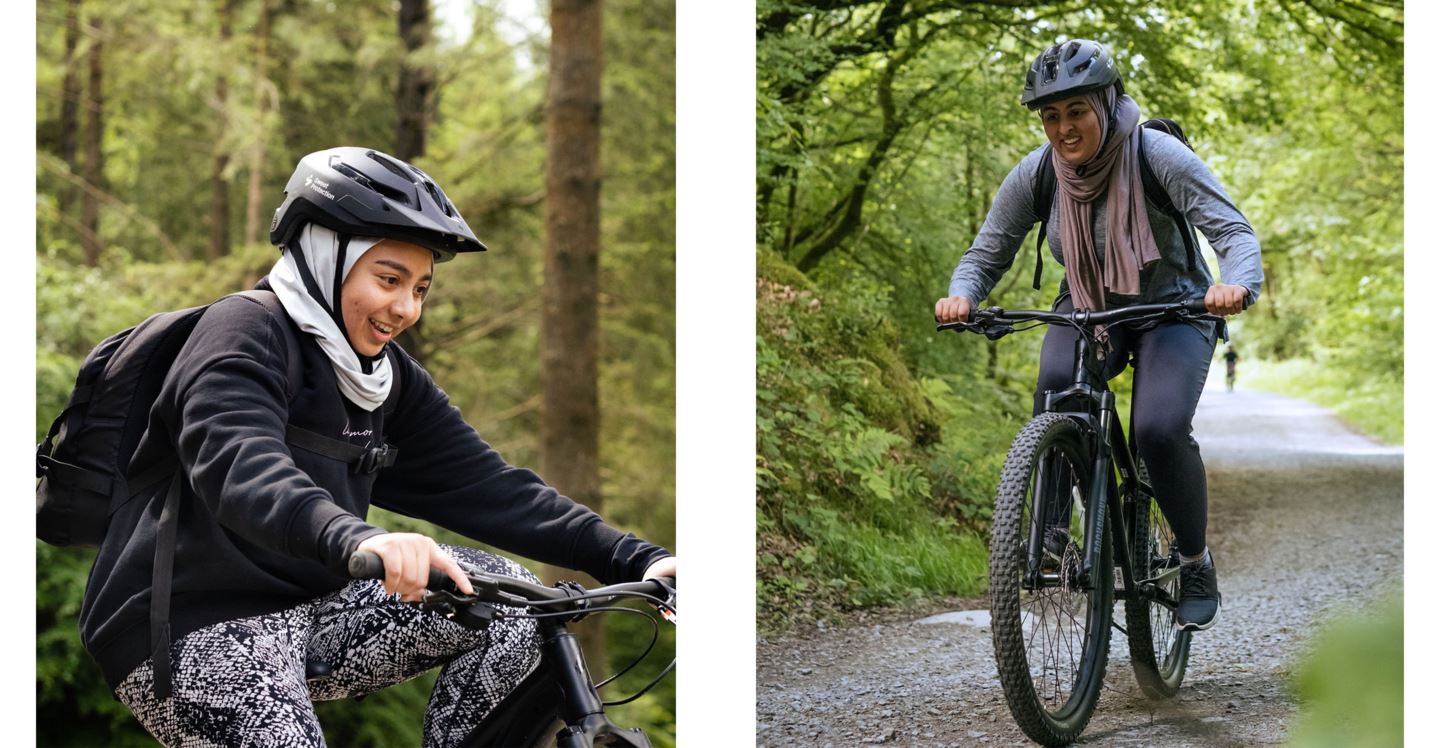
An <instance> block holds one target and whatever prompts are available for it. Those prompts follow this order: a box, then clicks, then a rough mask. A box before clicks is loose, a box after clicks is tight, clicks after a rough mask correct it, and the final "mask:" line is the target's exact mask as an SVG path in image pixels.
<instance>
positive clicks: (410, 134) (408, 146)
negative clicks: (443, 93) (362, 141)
mask: <svg viewBox="0 0 1440 748" xmlns="http://www.w3.org/2000/svg"><path fill="white" fill-rule="evenodd" d="M399 21H400V41H401V43H403V44H404V45H405V59H404V60H403V61H402V62H401V63H400V83H399V85H398V86H396V88H395V115H396V116H395V123H396V124H395V155H396V156H397V157H399V158H402V159H404V160H406V161H414V160H415V159H417V158H419V157H421V156H423V155H425V140H426V136H427V134H428V132H429V129H430V107H431V104H432V99H431V95H432V93H433V88H434V84H435V71H434V70H431V69H430V67H429V66H428V65H421V64H418V63H417V62H416V61H415V54H416V53H417V52H419V51H420V50H422V49H424V48H425V47H426V46H427V45H429V44H430V41H431V39H430V37H431V33H432V32H431V29H432V24H431V22H430V0H400V15H399ZM400 345H401V347H403V348H404V349H405V352H406V353H409V354H410V355H411V356H413V357H414V358H415V360H416V361H418V362H420V363H421V364H422V365H423V364H424V363H425V356H426V354H427V352H428V351H427V350H426V347H425V320H424V319H423V318H422V319H421V320H420V321H419V322H417V323H415V325H414V326H412V327H411V328H410V329H408V330H406V331H405V332H403V333H401V334H400Z"/></svg>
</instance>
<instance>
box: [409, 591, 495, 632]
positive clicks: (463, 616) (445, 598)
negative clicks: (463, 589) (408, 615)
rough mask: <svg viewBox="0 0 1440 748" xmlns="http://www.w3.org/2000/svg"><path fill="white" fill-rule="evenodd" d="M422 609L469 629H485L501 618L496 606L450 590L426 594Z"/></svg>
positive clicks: (422, 600)
mask: <svg viewBox="0 0 1440 748" xmlns="http://www.w3.org/2000/svg"><path fill="white" fill-rule="evenodd" d="M420 608H421V609H422V610H427V611H430V612H433V613H439V614H440V615H442V616H444V617H445V618H448V619H449V620H451V621H454V622H456V623H458V624H460V625H461V626H464V627H465V628H467V629H476V630H480V629H484V628H485V627H487V626H489V625H490V622H491V621H494V620H495V619H496V617H498V616H499V614H500V611H499V610H497V609H496V608H495V606H494V605H492V604H490V603H488V602H486V601H484V600H481V599H479V598H478V597H477V596H475V595H464V594H461V593H459V592H451V591H450V590H439V591H433V592H426V593H425V596H424V597H423V598H421V600H420Z"/></svg>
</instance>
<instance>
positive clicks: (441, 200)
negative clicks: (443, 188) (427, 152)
mask: <svg viewBox="0 0 1440 748" xmlns="http://www.w3.org/2000/svg"><path fill="white" fill-rule="evenodd" d="M417 171H418V169H417ZM420 183H421V184H423V185H425V191H426V192H429V193H430V199H431V200H434V201H435V204H436V205H438V206H440V210H443V211H445V216H446V217H447V218H454V217H455V208H454V207H453V206H451V205H450V201H449V200H446V199H445V195H444V194H442V193H441V192H440V188H438V187H436V186H435V183H434V182H432V181H430V180H429V179H424V180H421V182H420Z"/></svg>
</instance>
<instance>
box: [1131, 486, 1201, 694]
mask: <svg viewBox="0 0 1440 748" xmlns="http://www.w3.org/2000/svg"><path fill="white" fill-rule="evenodd" d="M1138 468H1139V473H1140V480H1141V481H1142V482H1144V483H1145V485H1147V486H1148V485H1150V478H1149V476H1148V475H1147V474H1146V471H1145V465H1144V463H1139V465H1138ZM1126 516H1127V517H1128V518H1130V523H1131V528H1132V534H1131V536H1130V537H1131V542H1132V544H1133V545H1132V546H1131V547H1132V548H1133V549H1134V553H1135V570H1134V574H1135V583H1136V587H1138V588H1139V589H1140V592H1141V593H1142V594H1144V593H1147V592H1149V591H1153V592H1154V597H1139V598H1136V599H1132V600H1126V601H1125V630H1126V634H1127V635H1128V638H1129V640H1130V662H1131V664H1132V665H1133V666H1134V668H1135V680H1137V681H1138V682H1139V683H1140V689H1141V690H1142V691H1144V692H1145V694H1146V695H1147V696H1149V697H1151V698H1156V699H1160V698H1169V697H1171V696H1174V695H1175V693H1176V692H1177V691H1179V690H1180V681H1181V680H1183V679H1184V678H1185V666H1186V664H1187V663H1188V662H1189V659H1190V632H1189V631H1182V630H1180V628H1179V626H1177V625H1176V623H1175V606H1176V605H1177V604H1178V603H1179V601H1180V557H1179V551H1178V550H1177V549H1176V547H1175V534H1174V533H1173V532H1171V531H1170V523H1169V522H1167V521H1166V520H1165V515H1164V514H1161V513H1160V506H1159V504H1157V503H1156V502H1155V500H1154V499H1153V498H1151V497H1150V496H1149V495H1148V494H1146V493H1145V492H1143V491H1136V492H1135V493H1134V495H1133V496H1131V497H1129V501H1128V502H1127V504H1126Z"/></svg>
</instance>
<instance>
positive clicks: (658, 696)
mask: <svg viewBox="0 0 1440 748" xmlns="http://www.w3.org/2000/svg"><path fill="white" fill-rule="evenodd" d="M546 13H547V9H546V7H545V5H544V4H538V3H537V4H530V3H523V2H518V3H517V2H504V1H503V0H453V1H447V2H443V3H441V4H440V7H433V6H432V4H431V3H430V2H429V1H428V0H397V1H396V2H387V3H344V4H342V3H336V2H326V1H324V0H216V2H209V3H202V4H196V3H190V2H178V1H174V0H120V1H118V2H100V1H99V0H44V1H43V2H41V3H39V4H38V5H37V15H36V70H37V74H36V81H35V96H36V125H37V132H36V141H37V148H38V151H37V154H36V156H37V176H36V198H37V201H36V214H37V221H36V223H37V226H36V243H37V258H36V263H37V269H36V270H37V277H36V320H37V326H36V358H37V372H36V397H37V407H36V414H35V434H36V441H38V440H39V438H40V437H41V436H43V435H44V431H45V429H46V428H47V427H48V426H49V422H50V419H51V418H53V417H54V415H55V414H57V413H58V412H59V411H60V409H61V408H62V407H63V405H64V403H65V399H66V398H67V397H68V395H69V390H70V388H71V386H72V385H73V383H74V376H75V372H76V371H77V369H78V366H79V363H80V361H81V360H82V359H83V357H84V356H85V354H86V353H88V352H89V350H90V348H91V347H92V346H94V345H95V343H97V342H99V341H100V340H101V339H102V338H104V337H105V336H107V335H109V334H111V333H113V332H115V331H117V330H120V329H122V328H124V327H126V326H129V325H132V324H134V323H136V322H138V321H140V320H141V319H143V318H145V317H146V316H148V315H150V314H152V313H154V312H157V311H163V310H169V309H176V308H180V307H184V306H191V305H194V304H200V303H206V302H209V301H211V300H213V299H215V298H217V297H219V296H220V295H223V294H225V293H228V292H231V291H235V290H240V289H244V288H249V287H250V286H251V285H253V283H254V282H255V281H256V280H257V279H258V278H259V277H260V276H262V275H263V274H264V273H265V272H267V271H268V270H269V268H270V266H271V265H272V264H273V263H274V262H275V260H276V258H277V256H278V255H277V252H276V250H275V249H274V248H273V247H271V246H269V245H268V243H267V233H268V228H269V221H270V217H271V214H272V212H273V210H274V208H275V206H276V205H278V204H279V202H280V200H281V197H282V189H283V187H284V184H285V181H286V179H287V178H288V176H289V174H290V173H291V172H292V171H293V169H294V167H295V163H296V162H297V161H298V160H299V158H300V156H302V155H304V154H306V153H309V152H312V151H315V150H318V149H321V148H325V147H329V146H333V145H366V146H370V147H374V148H377V149H379V150H383V151H386V152H389V153H392V154H394V155H397V156H399V157H401V158H405V159H408V160H411V161H413V162H414V163H415V164H417V165H418V166H420V168H422V169H424V170H426V171H427V172H428V173H430V174H431V175H432V176H433V177H434V178H435V179H436V181H437V182H439V183H440V184H441V185H443V186H444V187H445V189H446V190H447V192H448V194H449V196H450V198H451V199H452V200H453V201H454V202H455V204H456V206H457V207H458V208H459V210H460V212H461V214H462V215H464V216H465V217H466V219H467V221H468V223H469V224H470V226H471V227H472V228H473V229H474V230H475V232H476V234H477V235H478V236H480V237H481V238H482V240H483V241H485V242H486V243H487V244H488V245H489V246H490V248H491V249H490V251H489V252H486V253H484V254H483V255H477V256H473V257H466V258H461V259H459V260H457V261H456V262H454V263H452V264H449V265H446V266H444V267H441V268H439V272H438V273H437V278H436V284H435V294H434V295H433V298H432V300H431V301H430V303H428V304H427V306H426V313H425V317H424V319H423V322H422V323H421V324H420V325H419V326H418V328H417V329H416V331H415V332H416V334H414V335H410V336H409V339H408V340H404V341H402V342H403V343H404V345H405V347H406V349H407V351H409V352H411V353H412V354H414V355H417V357H419V358H420V359H421V360H422V361H423V362H424V364H425V366H426V367H427V369H429V370H430V372H431V373H432V374H433V375H434V376H435V379H436V381H438V382H439V383H441V385H442V386H443V387H445V389H446V391H447V393H448V394H449V395H450V398H451V401H452V402H453V403H454V404H455V405H457V406H458V407H459V408H460V409H461V410H462V412H464V413H465V416H466V420H468V421H469V422H470V423H472V424H473V425H475V426H476V428H477V429H478V430H479V431H480V433H481V434H482V435H483V436H484V438H485V439H486V440H487V441H489V442H490V443H491V444H493V445H495V446H496V448H497V449H499V450H501V452H502V453H503V454H504V455H505V457H506V458H507V459H508V460H509V461H510V462H511V463H513V464H517V465H525V466H535V467H539V468H540V472H541V474H542V475H545V474H547V471H546V469H545V467H546V465H552V466H558V465H559V464H560V462H561V461H562V460H561V457H562V456H563V454H558V453H557V452H556V449H557V446H556V444H554V443H553V440H549V439H547V438H546V436H545V435H546V434H547V433H549V431H548V430H547V427H546V426H545V424H544V423H543V422H544V420H545V410H546V409H545V403H544V396H543V387H542V379H543V377H542V371H541V367H542V349H543V348H544V338H545V336H546V335H547V332H546V330H545V329H544V327H545V326H544V325H543V324H542V316H543V315H542V307H543V306H545V305H544V304H543V303H542V300H543V293H542V288H543V287H544V285H545V282H546V280H547V278H546V270H545V267H546V266H545V254H546V251H547V239H546V233H547V232H546V216H547V213H546V202H547V190H546V181H545V174H546V172H545V166H546V158H547V152H546V149H547V141H546V128H547V108H546V93H547V82H548V80H549V77H550V69H549V67H548V65H549V61H550V59H551V58H550V52H551V50H550V48H549V45H550V43H551V37H550V29H549V28H548V26H547V24H546ZM602 19H603V28H602V36H601V43H602V46H603V49H602V56H603V72H602V77H601V81H600V95H601V101H602V108H601V112H602V117H601V123H600V154H601V157H600V158H601V164H602V169H603V171H602V172H601V175H600V176H601V178H600V184H601V189H600V219H599V220H600V225H599V245H600V247H601V248H602V249H601V251H600V255H599V279H598V284H599V286H598V287H599V297H598V312H595V314H598V319H599V331H598V335H599V338H598V392H599V432H598V440H599V443H600V444H601V445H603V447H602V448H601V449H600V452H599V464H598V491H596V492H595V493H594V496H593V497H592V498H593V499H594V500H595V501H603V509H601V511H602V513H603V514H604V515H605V516H606V517H607V518H608V519H609V520H610V521H611V522H612V523H614V524H616V525H618V526H620V527H622V528H625V529H627V530H631V531H634V532H636V533H637V534H639V535H641V536H643V537H646V538H648V539H651V540H653V541H655V542H657V543H660V544H663V545H666V546H667V547H670V548H674V547H675V546H674V542H675V522H674V520H675V511H674V486H675V471H674V465H675V427H674V423H675V419H674V409H675V398H674V392H675V329H674V319H675V316H674V308H673V303H672V300H673V299H674V296H675V277H674V268H675V261H674V251H675V222H674V207H675V182H674V168H675V115H674V112H675V76H674V60H675V31H674V29H675V25H674V4H673V3H672V2H650V1H649V0H607V2H605V3H604V5H603V16H602ZM559 469H560V468H558V467H557V468H556V470H557V471H558V470H559ZM552 472H555V471H552ZM560 488H561V490H567V488H566V486H565V485H563V484H562V485H560ZM587 490H588V489H587ZM567 492H570V493H572V495H574V493H575V492H574V491H570V490H567ZM376 513H380V512H379V510H376V511H375V512H372V519H374V521H376V522H377V523H379V524H381V525H383V526H386V527H388V528H390V529H422V530H425V531H427V532H433V533H434V534H435V536H436V537H437V538H438V539H441V540H442V541H450V542H454V541H457V540H459V539H458V538H457V537H455V536H453V535H449V534H447V533H445V532H443V531H439V530H438V528H422V527H419V523H417V522H415V521H413V520H408V519H406V518H402V517H398V516H396V515H389V514H384V513H380V514H382V516H379V517H376ZM92 558H93V551H86V550H76V549H58V548H53V547H50V546H47V545H44V544H41V543H38V542H37V544H36V562H37V575H36V592H37V609H36V633H37V649H36V698H37V722H36V729H37V739H38V743H39V744H42V745H152V744H153V741H152V740H151V739H150V738H149V737H148V736H147V735H146V734H145V733H144V731H143V730H142V729H141V728H140V727H139V725H138V724H137V723H136V722H135V721H134V719H133V718H132V717H131V716H130V715H129V713H128V712H127V711H126V710H125V709H124V707H123V706H122V705H120V704H119V703H118V702H116V701H115V700H114V698H113V697H112V696H111V695H110V694H109V692H108V690H107V689H106V688H105V686H104V684H103V682H102V680H101V678H100V675H99V671H98V669H97V668H96V667H95V666H94V665H93V663H92V662H91V661H90V659H89V657H88V656H87V655H86V654H85V653H84V651H83V650H82V649H81V647H80V643H79V636H78V631H77V625H76V621H77V613H78V609H79V604H80V597H81V593H82V591H83V589H84V586H85V578H86V575H87V573H88V571H89V566H90V561H91V559H92ZM599 618H600V617H592V619H591V620H592V621H593V620H597V619H599ZM628 619H630V617H629V616H619V617H612V618H611V620H610V621H609V622H608V624H607V625H606V626H605V627H604V629H603V633H602V634H601V635H602V636H603V646H602V647H600V648H599V649H597V650H594V651H600V652H601V654H600V656H601V657H603V658H604V659H605V660H606V661H607V664H597V660H596V659H593V657H594V655H593V654H592V661H591V667H592V669H593V670H594V671H595V672H596V674H597V675H600V674H602V671H603V672H613V671H614V670H615V669H617V668H618V667H619V666H623V665H624V664H626V663H627V662H629V661H630V659H632V658H633V657H634V656H636V655H638V654H639V651H640V649H642V648H643V646H644V643H645V642H646V641H648V639H649V627H648V626H647V625H645V624H643V623H640V624H632V623H631V621H630V620H628ZM601 650H603V651H601ZM673 652H674V637H673V629H672V630H670V631H666V632H664V633H663V638H662V640H661V643H660V645H659V646H658V648H657V652H656V653H653V654H652V655H651V657H650V658H649V659H648V660H647V661H646V662H645V663H644V664H642V666H641V667H638V668H636V670H635V671H632V673H631V674H630V675H628V676H626V677H625V678H623V679H622V681H621V683H620V685H618V686H612V687H611V689H613V690H611V689H607V691H606V693H607V697H608V698H614V697H615V696H617V695H623V694H628V693H631V692H633V691H634V690H636V687H637V686H640V685H643V684H645V683H647V682H649V681H650V679H651V678H653V677H654V676H655V675H656V674H658V672H659V670H660V669H661V668H662V667H663V666H664V665H665V663H667V662H668V661H669V659H670V657H671V656H673ZM432 683H433V674H432V675H431V676H427V677H424V678H421V679H419V680H417V681H413V682H411V683H408V684H404V685H402V686H397V687H394V688H391V689H387V690H385V691H383V692H381V693H379V694H376V695H373V696H371V697H370V698H368V699H366V700H365V701H364V702H363V704H362V703H359V702H354V701H346V702H332V703H324V704H320V705H318V710H319V712H320V716H321V720H322V722H323V723H324V725H325V728H326V734H327V739H328V740H329V742H330V744H332V745H418V744H419V742H420V738H419V729H420V724H421V717H422V715H423V712H424V709H425V704H426V700H427V698H428V694H429V688H430V685H431V684H432ZM674 711H675V700H674V677H673V676H671V677H669V678H666V679H665V680H663V681H662V682H661V683H660V685H659V686H657V688H656V689H655V690H653V691H651V692H650V694H648V695H646V696H645V697H642V698H641V699H640V700H639V701H637V702H635V703H633V704H631V705H627V706H624V707H619V708H616V709H614V710H612V716H613V718H614V719H615V720H616V721H617V722H618V723H620V724H625V725H632V726H641V727H645V728H646V729H647V732H648V733H649V734H650V737H651V739H652V741H654V742H655V744H656V745H657V746H667V745H673V743H674Z"/></svg>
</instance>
